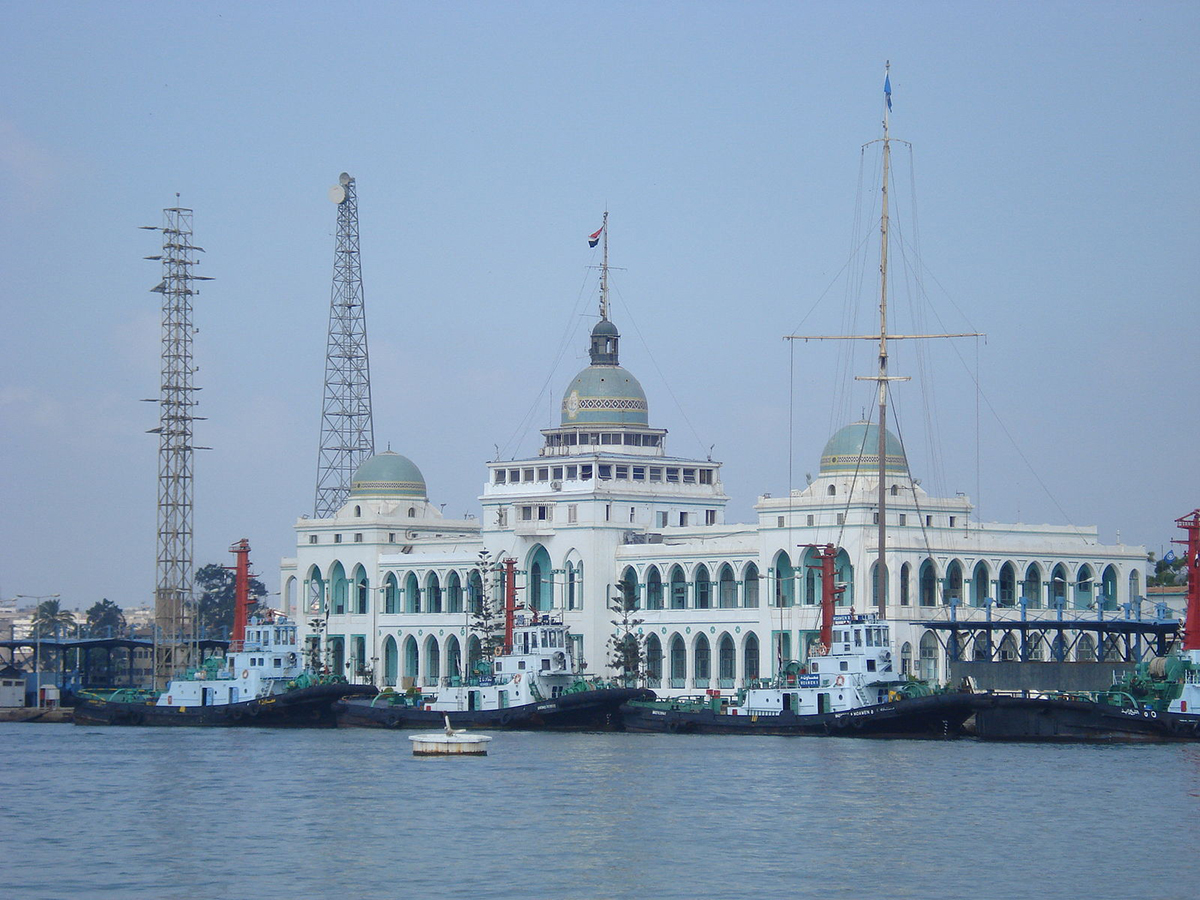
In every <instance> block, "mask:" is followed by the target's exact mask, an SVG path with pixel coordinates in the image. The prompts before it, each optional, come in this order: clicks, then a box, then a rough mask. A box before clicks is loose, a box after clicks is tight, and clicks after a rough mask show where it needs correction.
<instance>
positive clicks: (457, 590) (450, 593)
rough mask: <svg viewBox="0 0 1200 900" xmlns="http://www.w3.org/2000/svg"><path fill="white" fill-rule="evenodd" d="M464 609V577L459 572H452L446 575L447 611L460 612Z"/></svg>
mask: <svg viewBox="0 0 1200 900" xmlns="http://www.w3.org/2000/svg"><path fill="white" fill-rule="evenodd" d="M462 611H463V589H462V578H460V577H459V574H458V573H457V572H451V573H450V574H449V575H448V576H447V577H446V612H448V613H460V612H462Z"/></svg>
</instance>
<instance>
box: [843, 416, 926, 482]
mask: <svg viewBox="0 0 1200 900" xmlns="http://www.w3.org/2000/svg"><path fill="white" fill-rule="evenodd" d="M884 440H885V443H884V452H885V454H886V455H885V458H884V471H885V472H887V473H888V474H890V475H908V460H907V459H905V458H904V447H903V446H901V444H900V441H899V439H898V438H897V437H896V436H895V435H894V434H892V433H891V432H890V431H889V432H887V433H886V435H885V438H884ZM878 471H879V426H878V425H876V424H874V423H873V422H855V423H854V424H852V425H847V426H846V427H845V428H842V429H840V430H839V431H838V432H837V433H836V434H834V436H833V437H831V438H830V439H829V440H828V442H826V444H825V449H824V450H822V451H821V474H822V475H832V474H836V473H839V472H849V473H854V472H858V474H860V475H868V476H869V475H874V474H875V473H876V472H878Z"/></svg>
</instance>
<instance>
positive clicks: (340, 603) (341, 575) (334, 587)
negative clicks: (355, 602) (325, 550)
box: [329, 562, 350, 616]
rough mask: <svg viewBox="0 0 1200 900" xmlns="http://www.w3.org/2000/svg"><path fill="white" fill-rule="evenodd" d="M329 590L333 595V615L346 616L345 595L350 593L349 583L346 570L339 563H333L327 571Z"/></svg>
mask: <svg viewBox="0 0 1200 900" xmlns="http://www.w3.org/2000/svg"><path fill="white" fill-rule="evenodd" d="M329 589H330V593H332V594H333V614H334V615H335V616H343V615H345V614H346V595H347V594H349V593H350V582H349V581H347V580H346V570H345V569H343V568H342V564H341V563H340V562H335V563H334V564H333V566H332V567H330V569H329Z"/></svg>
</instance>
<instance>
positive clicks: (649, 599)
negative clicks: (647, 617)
mask: <svg viewBox="0 0 1200 900" xmlns="http://www.w3.org/2000/svg"><path fill="white" fill-rule="evenodd" d="M646 608H647V609H662V608H663V583H662V576H661V575H660V574H658V567H657V566H651V567H650V568H649V569H648V570H647V571H646ZM658 652H659V655H660V656H661V655H662V647H661V645H660V646H659V649H658Z"/></svg>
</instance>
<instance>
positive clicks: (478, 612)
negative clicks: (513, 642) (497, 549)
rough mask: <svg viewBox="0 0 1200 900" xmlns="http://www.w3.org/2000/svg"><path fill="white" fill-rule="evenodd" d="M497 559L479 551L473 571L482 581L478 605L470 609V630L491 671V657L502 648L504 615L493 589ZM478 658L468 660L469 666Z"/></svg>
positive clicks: (484, 551) (483, 551)
mask: <svg viewBox="0 0 1200 900" xmlns="http://www.w3.org/2000/svg"><path fill="white" fill-rule="evenodd" d="M497 564H498V560H493V559H492V555H491V554H490V553H489V552H488V551H487V550H480V551H479V560H478V562H476V564H475V571H476V572H478V573H479V577H480V580H481V581H482V583H483V590H482V591H481V593H480V597H479V605H478V606H477V607H475V609H473V610H472V611H471V632H472V633H473V634H476V635H478V636H479V644H480V647H481V649H482V652H483V659H484V660H487V662H488V670H489V671H491V659H492V657H493V656H495V655H496V654H497V653H500V652H502V651H503V648H504V617H503V602H502V601H498V600H497V598H496V591H495V586H496V582H495V574H496V571H497V568H496V567H497ZM477 662H479V661H478V660H468V664H469V668H471V669H474V667H475V665H476V664H477Z"/></svg>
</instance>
